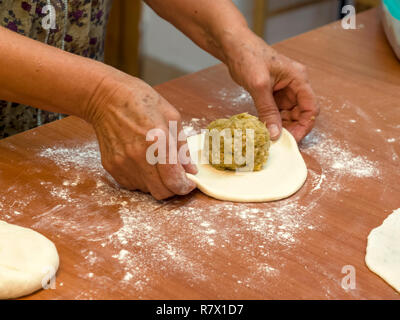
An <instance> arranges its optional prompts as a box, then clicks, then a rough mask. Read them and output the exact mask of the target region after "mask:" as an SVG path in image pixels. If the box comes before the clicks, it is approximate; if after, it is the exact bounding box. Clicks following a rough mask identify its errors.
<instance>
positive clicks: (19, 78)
mask: <svg viewBox="0 0 400 320" xmlns="http://www.w3.org/2000/svg"><path fill="white" fill-rule="evenodd" d="M0 39H1V40H0V99H1V100H6V101H12V102H18V103H22V104H26V105H31V106H33V107H37V108H41V109H44V110H48V111H53V112H60V113H65V114H71V115H76V116H79V117H82V118H87V114H88V112H89V111H88V110H87V108H88V105H89V103H90V100H91V98H92V97H93V95H94V93H95V91H96V88H97V87H98V86H99V85H100V84H101V82H102V81H103V77H105V76H106V74H107V72H106V71H105V70H107V68H106V67H105V65H104V64H102V63H99V62H96V61H93V60H90V59H86V58H82V57H80V56H77V55H74V54H71V53H68V52H64V51H62V50H60V49H57V48H54V47H51V46H48V45H46V44H43V43H40V42H38V41H35V40H32V39H29V38H27V37H24V36H21V35H19V34H17V33H14V32H12V31H9V30H7V29H5V28H3V27H0Z"/></svg>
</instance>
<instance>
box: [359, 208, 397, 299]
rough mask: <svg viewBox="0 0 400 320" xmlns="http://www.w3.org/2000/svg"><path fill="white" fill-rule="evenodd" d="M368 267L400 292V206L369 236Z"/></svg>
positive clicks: (366, 260) (366, 259)
mask: <svg viewBox="0 0 400 320" xmlns="http://www.w3.org/2000/svg"><path fill="white" fill-rule="evenodd" d="M365 262H366V264H367V266H368V268H369V269H370V270H371V271H372V272H375V273H376V274H377V275H378V276H380V277H381V278H382V279H383V280H385V281H386V282H387V283H388V284H390V285H391V286H392V287H393V288H394V289H395V290H397V291H398V292H400V208H399V209H397V210H395V211H394V212H393V213H392V214H391V215H390V216H389V217H388V218H386V220H385V221H384V222H383V224H382V225H381V226H380V227H378V228H376V229H374V230H372V231H371V233H370V235H369V236H368V245H367V254H366V256H365Z"/></svg>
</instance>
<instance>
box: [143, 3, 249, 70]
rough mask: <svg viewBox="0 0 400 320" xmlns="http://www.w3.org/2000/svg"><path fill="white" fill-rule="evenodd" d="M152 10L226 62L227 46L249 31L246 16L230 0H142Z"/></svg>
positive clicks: (236, 41) (235, 42)
mask: <svg viewBox="0 0 400 320" xmlns="http://www.w3.org/2000/svg"><path fill="white" fill-rule="evenodd" d="M146 3H147V4H149V5H150V6H151V7H152V8H153V10H154V11H156V12H157V14H158V15H160V16H161V17H162V18H164V19H166V20H167V21H169V22H170V23H172V24H173V25H175V26H176V27H177V28H178V29H179V30H181V31H182V32H183V33H185V34H186V35H187V36H188V37H189V38H191V39H192V40H193V41H194V42H195V43H196V44H197V45H199V46H200V47H201V48H202V49H204V50H206V51H207V52H209V53H210V54H212V55H213V56H214V57H216V58H217V59H219V60H221V61H222V62H225V63H226V62H227V60H228V55H229V51H230V48H231V47H232V46H240V43H241V42H242V41H243V37H246V36H248V35H249V34H251V31H250V29H249V28H248V26H247V23H246V20H245V18H244V17H243V15H242V14H241V13H240V11H239V10H238V9H237V8H236V6H235V5H234V4H233V2H232V1H230V0H218V1H215V0H169V1H165V0H146Z"/></svg>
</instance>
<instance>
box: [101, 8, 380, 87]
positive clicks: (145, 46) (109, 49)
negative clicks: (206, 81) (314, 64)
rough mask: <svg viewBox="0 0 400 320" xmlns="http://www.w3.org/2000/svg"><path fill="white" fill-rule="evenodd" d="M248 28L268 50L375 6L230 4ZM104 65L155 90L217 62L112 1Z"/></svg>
mask: <svg viewBox="0 0 400 320" xmlns="http://www.w3.org/2000/svg"><path fill="white" fill-rule="evenodd" d="M233 2H234V3H235V4H236V6H237V7H238V8H239V10H240V11H241V12H242V13H243V15H244V16H245V17H246V19H247V22H248V24H249V26H250V27H252V29H253V30H254V31H255V32H256V33H257V34H258V35H259V36H261V37H262V38H264V39H265V40H266V41H267V42H268V43H269V44H274V43H276V42H279V41H282V40H285V39H287V38H290V37H293V36H296V35H298V34H300V33H303V32H306V31H308V30H311V29H315V28H317V27H320V26H322V25H325V24H327V23H330V22H333V21H335V20H337V19H339V18H340V11H341V8H342V6H344V5H346V4H352V5H354V6H355V7H356V9H357V13H359V12H361V11H363V10H367V9H370V8H372V7H375V6H377V5H379V3H380V1H379V0H353V1H338V0H233ZM105 59H106V63H108V64H110V65H113V66H114V67H117V68H118V69H120V70H122V71H124V72H127V73H129V74H132V75H134V76H138V77H140V78H142V79H143V80H145V81H146V82H147V83H149V84H151V85H157V84H160V83H163V82H165V81H168V80H170V79H173V78H177V77H179V76H182V75H184V74H187V73H192V72H195V71H198V70H201V69H204V68H207V67H209V66H212V65H215V64H217V63H219V62H218V60H216V59H215V58H213V57H212V56H211V55H209V54H208V53H206V52H204V51H203V50H201V49H200V48H198V47H197V46H196V45H195V44H193V43H192V42H191V41H190V40H189V39H188V38H187V37H185V36H184V35H183V34H182V33H180V32H179V31H178V30H177V29H175V27H173V26H172V25H170V24H169V23H168V22H166V21H164V20H163V19H161V18H159V17H158V16H157V15H156V14H155V13H154V12H153V11H152V9H151V8H150V7H148V6H147V5H146V4H144V3H143V2H142V1H140V0H114V4H113V8H112V11H111V16H110V22H109V26H108V30H107V38H106V56H105Z"/></svg>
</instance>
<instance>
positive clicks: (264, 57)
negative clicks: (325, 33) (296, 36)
mask: <svg viewBox="0 0 400 320" xmlns="http://www.w3.org/2000/svg"><path fill="white" fill-rule="evenodd" d="M235 38H236V39H240V40H239V42H236V43H235V44H234V45H233V46H232V47H231V48H229V50H226V49H227V48H225V52H226V53H225V57H226V59H225V63H226V64H227V66H228V68H229V71H230V73H231V76H232V78H233V79H234V80H235V81H236V82H237V83H238V84H239V85H241V86H242V87H244V88H245V89H246V90H247V91H248V92H249V93H250V94H251V96H252V97H253V100H254V103H255V106H256V108H257V111H258V116H259V118H260V120H261V121H262V122H265V123H266V125H267V127H268V129H269V131H270V134H271V138H272V139H273V140H276V139H278V138H279V136H280V134H281V131H282V125H283V126H284V127H285V128H286V129H288V130H289V131H290V132H291V133H292V134H293V136H294V137H295V139H296V141H298V142H299V141H300V140H301V139H303V138H304V137H305V136H306V135H307V134H308V133H309V132H310V131H311V129H312V128H313V126H314V123H315V119H316V117H317V116H318V114H319V108H318V106H317V104H316V99H315V95H314V92H313V90H312V88H311V85H310V83H309V81H308V76H307V71H306V68H305V66H304V65H302V64H300V63H298V62H296V61H294V60H291V59H289V58H288V57H286V56H284V55H281V54H279V53H277V52H276V51H275V50H274V49H273V48H271V47H270V46H268V45H267V44H266V43H265V41H264V40H262V39H261V38H259V37H257V36H256V35H255V34H253V33H252V32H251V31H250V30H248V32H247V34H246V35H242V36H240V37H235Z"/></svg>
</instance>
